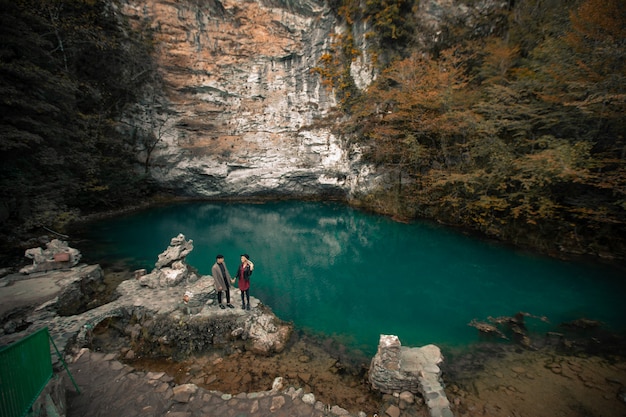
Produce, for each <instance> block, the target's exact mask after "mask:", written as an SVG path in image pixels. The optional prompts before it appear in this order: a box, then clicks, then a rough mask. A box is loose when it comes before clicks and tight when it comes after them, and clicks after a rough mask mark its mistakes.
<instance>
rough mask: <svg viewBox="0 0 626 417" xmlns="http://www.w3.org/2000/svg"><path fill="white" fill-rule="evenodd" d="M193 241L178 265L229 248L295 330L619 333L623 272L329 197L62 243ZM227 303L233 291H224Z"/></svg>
mask: <svg viewBox="0 0 626 417" xmlns="http://www.w3.org/2000/svg"><path fill="white" fill-rule="evenodd" d="M179 233H183V234H184V235H185V236H186V238H187V239H192V240H193V242H194V250H193V252H192V253H191V254H190V255H189V256H188V258H187V263H188V264H189V265H191V266H193V267H195V268H197V269H198V270H199V272H200V273H201V274H206V275H208V274H210V271H211V266H212V265H213V263H214V261H215V255H216V254H218V253H221V254H223V255H224V256H225V258H226V265H227V267H228V268H229V270H230V272H231V274H233V273H234V272H235V271H236V268H237V266H238V263H239V255H240V254H241V253H244V252H245V253H248V254H250V257H251V259H252V260H253V261H254V263H255V272H254V275H253V276H252V286H251V290H250V294H251V295H253V296H255V297H257V298H259V299H260V300H261V301H262V302H263V303H264V304H266V305H268V306H270V307H271V308H272V310H273V311H274V312H275V313H276V315H278V316H279V317H280V318H282V319H283V320H287V321H292V322H293V323H294V324H295V326H296V327H297V328H299V329H303V330H307V331H311V332H314V333H318V334H322V335H326V336H332V337H335V338H338V339H339V340H340V341H341V342H342V343H345V344H347V345H348V346H349V347H351V348H354V349H360V350H362V351H363V352H365V353H367V354H371V353H373V352H375V350H376V346H377V344H378V338H379V335H380V334H395V335H398V336H399V338H400V340H401V342H402V344H403V345H405V346H421V345H424V344H428V343H435V344H438V345H440V346H457V347H463V346H467V345H471V344H472V343H474V342H476V341H478V340H479V335H478V333H477V330H476V329H475V328H473V327H470V326H468V323H469V322H470V321H471V320H472V319H477V320H480V321H485V320H486V319H487V317H489V316H492V317H497V316H511V315H513V314H515V313H516V312H518V311H524V312H528V313H531V314H533V315H537V316H546V317H547V318H548V319H549V321H550V323H544V322H542V321H540V320H533V319H529V320H528V321H527V324H528V327H529V329H530V330H531V331H536V332H543V331H548V330H557V331H558V327H557V326H558V325H559V324H560V323H562V322H566V321H570V320H575V319H578V318H582V317H585V318H589V319H594V320H601V321H603V322H605V323H606V324H607V326H608V327H609V328H611V329H613V330H616V331H623V330H625V329H624V326H625V325H624V322H623V319H624V318H625V317H626V302H625V300H624V294H626V279H624V271H623V270H619V269H617V268H611V267H608V266H604V265H598V264H584V263H573V262H564V261H559V260H555V259H551V258H547V257H542V256H538V255H533V254H529V253H527V252H523V251H515V250H512V249H511V248H508V247H504V246H501V245H497V244H494V243H489V242H485V241H482V240H477V239H475V238H471V237H468V236H465V235H463V234H460V233H458V232H456V231H453V230H450V229H447V228H444V227H439V226H436V225H432V224H429V223H422V222H416V223H412V224H402V223H397V222H394V221H392V220H391V219H388V218H386V217H380V216H375V215H371V214H367V213H363V212H361V211H358V210H354V209H351V208H349V207H346V206H344V205H342V204H339V203H313V202H271V203H265V204H241V203H237V204H234V203H233V204H230V203H186V204H176V205H171V206H167V207H160V208H154V209H150V210H147V211H143V212H140V213H134V214H132V215H128V216H123V217H118V218H115V219H108V220H105V221H101V222H97V223H94V224H92V225H90V227H89V230H87V231H84V232H83V236H82V237H84V238H87V239H89V241H91V242H95V244H87V243H85V242H83V245H84V246H85V247H81V245H80V244H78V245H76V244H75V245H74V246H76V247H77V248H78V249H80V250H81V251H82V252H83V257H84V258H83V259H84V260H86V261H88V262H101V263H106V262H112V261H114V260H120V259H125V260H126V261H127V262H128V263H129V264H130V265H131V266H132V267H134V268H140V267H141V268H147V269H148V270H149V271H150V270H151V269H152V268H154V263H155V262H156V260H157V256H158V254H160V253H161V252H163V251H164V250H165V248H166V247H167V246H168V244H169V241H170V239H171V238H172V237H174V236H176V235H178V234H179ZM235 301H237V302H238V301H239V300H235Z"/></svg>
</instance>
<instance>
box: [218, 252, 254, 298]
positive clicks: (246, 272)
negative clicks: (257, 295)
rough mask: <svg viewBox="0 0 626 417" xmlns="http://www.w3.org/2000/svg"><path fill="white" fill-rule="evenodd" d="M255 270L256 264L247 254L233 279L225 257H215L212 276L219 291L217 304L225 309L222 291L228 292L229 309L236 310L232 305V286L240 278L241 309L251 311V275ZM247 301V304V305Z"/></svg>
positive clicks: (242, 256) (244, 255) (242, 258)
mask: <svg viewBox="0 0 626 417" xmlns="http://www.w3.org/2000/svg"><path fill="white" fill-rule="evenodd" d="M253 270H254V264H253V263H252V261H251V260H250V256H249V255H248V254H247V253H244V254H243V255H241V265H239V269H237V275H236V276H235V278H231V276H230V273H229V272H228V268H226V263H225V262H224V255H217V256H216V257H215V264H214V265H213V268H211V274H212V275H213V281H214V282H215V291H217V302H218V303H219V306H220V308H221V309H225V308H226V307H224V304H222V291H224V292H226V305H227V306H228V307H229V308H235V306H233V305H232V304H231V303H230V284H233V285H234V284H235V280H236V279H237V278H239V290H240V291H241V308H242V309H244V310H250V275H252V271H253ZM246 301H247V304H246Z"/></svg>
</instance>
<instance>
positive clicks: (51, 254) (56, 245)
mask: <svg viewBox="0 0 626 417" xmlns="http://www.w3.org/2000/svg"><path fill="white" fill-rule="evenodd" d="M24 256H26V257H27V258H28V259H32V260H33V264H32V265H28V266H25V267H24V268H22V269H20V273H22V274H32V273H35V272H42V271H52V270H54V269H63V268H71V267H73V266H76V265H78V263H79V262H80V258H81V254H80V251H79V250H78V249H74V248H70V247H69V246H68V244H67V242H64V241H62V240H59V239H53V240H51V241H50V242H48V243H47V244H46V249H42V248H31V249H27V250H26V253H25V255H24Z"/></svg>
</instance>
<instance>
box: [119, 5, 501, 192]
mask: <svg viewBox="0 0 626 417" xmlns="http://www.w3.org/2000/svg"><path fill="white" fill-rule="evenodd" d="M118 1H119V2H120V3H116V4H120V5H121V7H120V8H119V9H118V10H117V12H118V13H119V14H120V15H121V16H123V17H124V18H127V19H129V20H130V21H131V22H132V23H134V25H135V27H136V29H137V30H141V31H143V32H144V33H151V35H152V36H153V43H154V45H155V58H156V65H157V72H158V74H159V75H160V79H161V82H160V83H157V84H152V86H153V87H154V88H153V89H152V90H150V91H146V92H145V95H144V100H143V102H142V103H139V104H138V105H137V107H136V108H135V109H133V111H131V112H129V113H128V118H127V120H125V123H124V126H126V127H125V129H129V130H131V131H130V132H129V131H127V132H125V133H126V134H128V135H132V136H133V137H135V138H137V142H138V147H137V153H138V155H139V160H140V162H145V161H146V160H148V161H149V163H146V166H148V167H149V172H150V174H151V176H152V177H153V178H154V179H155V180H156V181H157V182H159V183H160V184H161V185H163V186H165V187H170V188H172V189H175V190H178V191H182V192H183V193H185V194H187V195H192V196H199V197H230V196H262V195H269V196H280V195H285V196H295V197H306V196H337V197H348V198H349V197H350V196H352V195H354V194H355V193H357V192H367V191H368V190H370V189H372V188H373V187H375V186H376V185H377V184H378V183H379V175H378V174H377V172H376V170H375V169H374V167H372V166H370V165H368V164H366V163H364V162H363V160H362V158H361V155H362V149H360V148H359V147H358V145H356V144H354V143H353V142H351V141H350V140H348V139H347V138H346V137H344V136H343V135H341V134H338V133H336V132H341V123H342V120H341V115H340V113H339V112H335V110H334V109H335V107H336V104H337V103H336V99H335V96H334V94H333V92H332V91H329V90H328V89H327V88H325V87H324V86H323V85H322V84H321V80H320V78H319V76H318V75H317V74H314V73H312V72H311V69H312V68H313V67H315V66H318V64H319V59H320V57H321V56H322V54H324V53H325V52H328V50H329V46H330V43H331V42H332V39H333V34H341V33H345V31H346V30H347V27H345V26H342V25H341V24H340V23H339V22H338V21H337V19H336V17H335V15H334V14H333V13H332V12H331V11H330V9H329V8H328V6H327V5H326V2H325V1H324V0H246V1H242V0H118ZM505 6H506V5H505V4H504V3H501V2H499V1H498V0H485V1H484V2H481V3H480V5H479V6H475V7H474V8H470V7H468V6H465V5H464V4H462V3H457V2H456V1H453V0H424V1H422V2H420V6H419V9H418V10H417V11H416V19H417V21H418V22H419V24H418V26H419V29H418V33H417V35H416V36H417V38H416V42H417V43H418V44H421V45H422V46H421V47H422V48H423V49H424V50H428V49H429V48H432V47H433V45H435V44H437V43H439V42H441V39H440V38H441V33H442V32H441V30H440V26H442V25H443V24H444V23H443V22H444V21H445V20H446V19H448V20H453V21H456V22H460V21H465V22H466V24H468V25H470V26H478V25H479V23H480V22H485V21H487V22H489V21H491V20H492V19H489V15H490V14H491V13H492V12H493V11H494V10H497V9H499V8H502V7H505ZM481 16H482V17H481ZM485 16H486V17H485ZM351 30H352V36H353V38H354V41H355V47H356V48H358V49H360V51H361V55H360V56H358V57H357V59H355V60H354V61H353V62H352V64H351V68H350V73H351V75H352V77H353V79H354V82H355V85H356V86H357V87H358V88H360V89H365V88H366V87H367V86H368V85H369V84H370V83H371V82H372V80H374V79H375V75H376V74H375V71H374V69H373V66H372V62H371V57H370V54H369V52H368V45H367V42H369V41H368V37H367V36H366V33H367V32H368V31H369V28H368V23H367V22H353V25H352V27H351ZM155 144H156V146H154V149H153V150H151V149H152V146H153V145H155Z"/></svg>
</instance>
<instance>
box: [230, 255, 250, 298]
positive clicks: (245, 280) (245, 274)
mask: <svg viewBox="0 0 626 417" xmlns="http://www.w3.org/2000/svg"><path fill="white" fill-rule="evenodd" d="M253 270H254V264H253V263H252V261H251V260H250V256H249V255H248V254H247V253H244V254H243V255H241V265H239V269H237V277H236V278H239V291H241V308H242V309H244V310H250V275H252V271H253ZM232 283H233V284H234V283H235V279H233V280H232ZM246 301H248V304H247V305H246Z"/></svg>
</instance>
